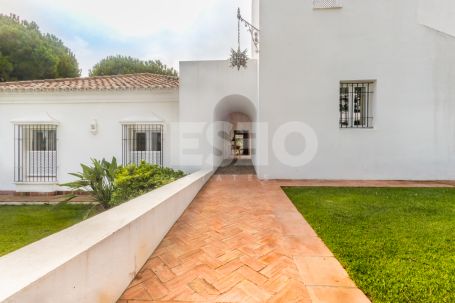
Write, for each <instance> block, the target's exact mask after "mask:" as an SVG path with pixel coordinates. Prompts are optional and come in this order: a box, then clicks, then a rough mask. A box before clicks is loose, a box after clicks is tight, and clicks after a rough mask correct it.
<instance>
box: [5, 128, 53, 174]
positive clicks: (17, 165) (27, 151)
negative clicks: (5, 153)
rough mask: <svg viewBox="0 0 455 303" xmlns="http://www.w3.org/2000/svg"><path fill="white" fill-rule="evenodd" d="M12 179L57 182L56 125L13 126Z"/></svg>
mask: <svg viewBox="0 0 455 303" xmlns="http://www.w3.org/2000/svg"><path fill="white" fill-rule="evenodd" d="M14 181H15V182H40V183H41V182H43V183H45V182H57V125H51V124H17V125H15V126H14Z"/></svg>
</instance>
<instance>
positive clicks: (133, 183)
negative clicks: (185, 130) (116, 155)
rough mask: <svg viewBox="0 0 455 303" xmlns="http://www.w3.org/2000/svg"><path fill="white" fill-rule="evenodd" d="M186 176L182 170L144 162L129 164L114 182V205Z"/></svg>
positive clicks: (118, 172)
mask: <svg viewBox="0 0 455 303" xmlns="http://www.w3.org/2000/svg"><path fill="white" fill-rule="evenodd" d="M183 176H184V173H183V172H182V171H180V170H173V169H171V168H167V167H160V166H158V165H154V164H149V163H146V162H142V163H141V164H140V165H136V164H129V165H127V166H124V167H121V168H119V169H118V170H117V172H116V174H115V180H114V192H113V194H112V201H111V203H112V204H120V203H122V202H125V201H128V200H130V199H132V198H135V197H137V196H140V195H142V194H145V193H147V192H149V191H151V190H153V189H155V188H158V187H160V186H163V185H166V184H168V183H171V182H172V181H175V180H177V179H179V178H181V177H183Z"/></svg>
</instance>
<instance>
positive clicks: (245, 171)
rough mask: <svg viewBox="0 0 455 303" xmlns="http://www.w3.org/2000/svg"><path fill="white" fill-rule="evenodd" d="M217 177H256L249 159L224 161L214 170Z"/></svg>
mask: <svg viewBox="0 0 455 303" xmlns="http://www.w3.org/2000/svg"><path fill="white" fill-rule="evenodd" d="M215 174H217V175H256V170H255V169H254V166H253V162H252V161H251V159H226V160H224V161H223V162H222V163H221V165H220V166H219V167H218V169H217V170H216V172H215Z"/></svg>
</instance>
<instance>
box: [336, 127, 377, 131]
mask: <svg viewBox="0 0 455 303" xmlns="http://www.w3.org/2000/svg"><path fill="white" fill-rule="evenodd" d="M338 129H339V130H376V129H375V128H374V127H339V128H338Z"/></svg>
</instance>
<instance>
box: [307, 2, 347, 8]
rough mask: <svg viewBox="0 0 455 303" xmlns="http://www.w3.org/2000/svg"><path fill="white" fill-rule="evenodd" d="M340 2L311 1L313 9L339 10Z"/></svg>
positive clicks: (341, 3)
mask: <svg viewBox="0 0 455 303" xmlns="http://www.w3.org/2000/svg"><path fill="white" fill-rule="evenodd" d="M340 7H343V2H342V0H313V8H340Z"/></svg>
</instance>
